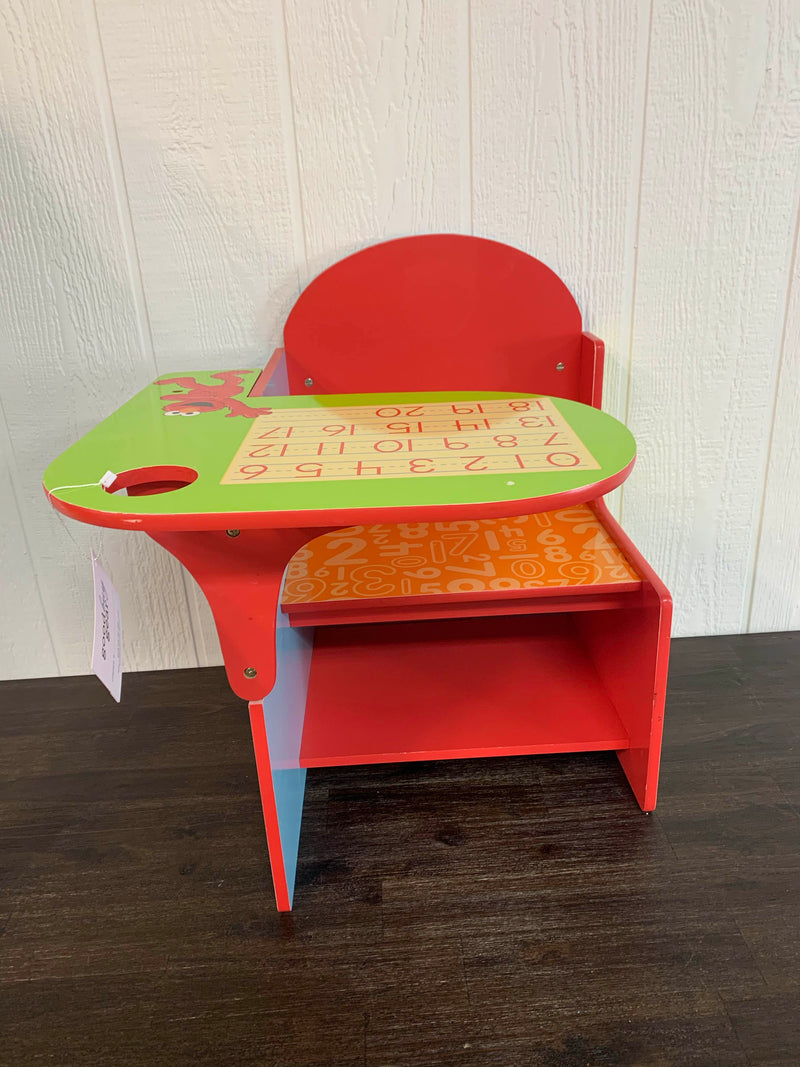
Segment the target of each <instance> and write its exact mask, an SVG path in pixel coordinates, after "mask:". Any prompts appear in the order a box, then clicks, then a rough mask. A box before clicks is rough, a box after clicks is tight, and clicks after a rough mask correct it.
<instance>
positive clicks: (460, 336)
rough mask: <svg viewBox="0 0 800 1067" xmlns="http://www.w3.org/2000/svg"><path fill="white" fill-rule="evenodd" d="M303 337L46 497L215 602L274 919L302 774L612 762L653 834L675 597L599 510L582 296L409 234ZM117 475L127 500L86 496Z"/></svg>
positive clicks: (333, 272) (328, 284)
mask: <svg viewBox="0 0 800 1067" xmlns="http://www.w3.org/2000/svg"><path fill="white" fill-rule="evenodd" d="M284 342H285V348H284V349H280V350H278V351H277V352H276V353H274V354H273V357H272V358H271V360H270V361H269V363H268V365H267V367H266V368H265V369H264V371H262V372H261V373H259V372H258V371H226V372H219V373H217V374H214V375H206V376H205V377H206V379H207V380H206V381H198V380H197V379H198V378H200V377H202V375H196V376H192V377H189V376H171V377H167V378H162V379H160V380H159V381H158V382H156V383H155V384H154V385H153V386H150V387H148V389H146V390H144V391H143V392H142V393H140V394H139V396H138V397H136V398H135V399H134V400H132V401H130V402H129V404H127V405H126V406H125V407H123V408H122V409H120V411H119V412H117V413H116V414H115V415H113V416H111V418H110V419H108V420H106V422H105V423H103V424H101V426H99V427H97V429H96V430H94V431H92V432H91V433H90V434H88V435H87V436H86V437H85V438H84V439H83V440H82V441H79V442H78V443H77V444H76V445H73V446H72V448H71V449H69V450H68V451H67V452H66V453H64V455H63V456H62V457H60V459H59V460H57V461H56V462H55V463H54V464H52V465H51V467H50V469H49V470H48V472H47V473H46V475H45V489H46V491H47V492H48V496H49V498H50V500H51V502H52V503H53V505H54V506H55V507H57V508H59V509H60V510H62V511H63V512H65V513H66V514H68V515H72V516H73V517H74V518H77V519H80V520H82V521H86V522H93V523H96V524H99V525H105V526H116V527H120V528H128V529H131V528H133V529H139V530H144V531H146V532H147V533H149V535H150V536H151V537H153V538H154V539H155V540H156V541H157V542H158V543H159V544H161V545H162V546H163V547H164V548H166V549H167V550H168V551H170V552H171V553H172V554H173V555H174V556H176V557H177V558H178V559H179V560H180V561H181V562H182V563H184V565H185V566H186V567H187V568H188V569H189V570H190V571H191V572H192V574H193V575H194V576H195V578H196V579H197V580H198V582H199V583H200V585H201V587H202V588H203V591H204V593H205V595H206V597H207V598H208V600H209V603H210V605H211V608H212V611H213V612H214V616H215V620H216V623H217V628H218V632H219V635H220V642H221V646H222V650H223V656H224V659H225V665H226V670H227V672H228V677H229V679H230V681H231V685H232V687H233V689H234V690H235V692H237V693H238V694H239V695H240V696H242V697H243V698H244V699H246V700H248V702H249V707H250V717H251V726H252V730H253V742H254V748H255V754H256V765H257V770H258V779H259V786H260V790H261V799H262V806H263V811H264V818H265V824H266V830H267V840H268V845H269V854H270V861H271V866H272V875H273V882H274V885H275V894H276V900H277V904H278V908H279V909H280V910H288V909H289V908H291V902H292V893H293V886H294V878H295V868H296V861H297V851H298V843H299V835H300V819H301V814H302V806H303V793H304V788H305V775H306V768H308V767H325V766H337V765H339V766H341V765H347V764H358V763H379V762H392V761H404V760H427V759H437V758H441V759H452V758H459V757H475V756H499V755H510V754H514V755H520V754H528V753H530V754H535V753H552V752H576V751H598V750H613V751H616V752H617V754H618V757H619V761H620V764H621V766H622V769H623V771H624V773H625V775H626V777H627V779H628V781H629V783H630V785H631V788H632V790H633V793H634V795H635V797H636V800H637V801H638V803H639V805H640V807H641V808H642V809H643V810H644V811H651V810H652V809H653V808H654V806H655V802H656V788H657V780H658V765H659V756H660V747H661V733H662V721H663V709H664V696H665V689H666V678H667V660H668V649H669V630H670V620H671V601H670V597H669V594H668V592H667V590H666V588H665V587H664V585H663V584H662V583H661V582H660V580H659V579H658V578H657V576H656V575H655V574H654V572H653V570H652V569H651V568H650V567H649V565H648V564H647V562H646V561H645V560H644V559H643V557H642V556H641V554H640V553H639V552H638V551H637V550H636V548H635V547H634V545H633V544H632V543H631V541H630V540H629V538H628V537H627V536H626V535H625V533H624V532H623V531H622V529H621V528H620V527H619V525H618V524H617V523H616V522H615V520H614V519H613V517H612V516H611V515H610V514H609V512H608V509H607V507H606V505H605V503H604V502H603V499H602V496H603V494H605V493H607V492H609V491H610V490H611V489H613V488H615V487H616V486H617V485H619V484H621V482H622V481H623V480H624V479H625V478H626V477H627V475H628V474H629V473H630V470H631V467H632V465H633V461H634V456H635V448H634V445H633V439H632V438H631V436H630V434H629V433H628V431H627V430H626V429H625V428H624V427H623V426H622V425H621V424H620V423H618V422H617V421H616V420H615V419H612V418H611V417H610V416H608V415H606V414H604V413H603V412H601V411H600V410H599V409H600V401H601V391H602V380H603V344H602V342H601V341H600V340H598V339H597V338H596V337H593V336H592V335H590V334H588V333H584V332H582V327H581V316H580V312H579V310H578V307H577V305H576V303H575V301H574V299H573V297H572V296H571V294H570V292H569V290H568V289H567V288H566V286H565V285H564V283H563V282H562V281H561V280H560V279H559V278H558V277H557V276H556V275H555V274H554V273H553V272H552V271H551V270H549V269H548V268H547V267H546V266H544V264H542V263H540V262H539V261H538V260H536V259H533V258H532V257H531V256H528V255H526V254H525V253H523V252H520V251H518V250H517V249H514V248H511V247H509V246H507V245H504V244H500V243H498V242H496V241H489V240H484V239H481V238H476V237H467V236H457V235H444V234H443V235H429V236H422V237H408V238H402V239H399V240H394V241H388V242H385V243H383V244H378V245H374V246H373V247H370V248H367V249H365V250H363V251H361V252H358V253H356V254H355V255H351V256H348V257H347V258H346V259H344V260H342V261H340V262H339V263H337V264H335V265H334V266H332V267H330V268H329V269H328V270H326V271H324V272H323V273H322V274H321V275H319V277H317V278H316V279H315V280H314V281H313V282H312V283H311V284H310V285H309V286H308V287H307V289H306V290H305V291H304V292H303V293H302V294H301V296H300V298H299V299H298V301H297V303H296V304H295V306H294V308H293V309H292V311H291V313H290V315H289V318H288V320H287V322H286V328H285V334H284ZM165 389H170V390H171V391H169V392H166V393H164V390H165ZM165 415H179V416H180V415H183V416H200V417H199V418H196V419H191V420H187V419H185V418H177V419H175V418H164V416H165ZM98 463H100V464H101V465H102V467H103V469H106V466H108V467H110V468H111V469H113V470H115V471H118V472H119V473H118V474H117V476H116V479H115V480H114V482H113V483H112V484H110V485H109V484H107V480H106V484H104V485H102V486H101V485H100V483H99V481H98V482H97V484H93V483H91V482H89V484H82V483H87V482H88V481H89V479H90V478H91V477H92V476H96V475H97V464H98ZM100 473H102V471H101V472H100ZM70 483H72V484H70ZM50 487H55V488H50ZM121 489H125V490H126V491H127V496H120V495H119V490H121ZM352 523H356V524H357V525H351V524H352ZM342 527H345V528H344V529H343V528H342ZM287 564H288V566H287Z"/></svg>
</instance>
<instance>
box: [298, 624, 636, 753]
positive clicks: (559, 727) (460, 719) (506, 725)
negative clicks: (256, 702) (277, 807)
mask: <svg viewBox="0 0 800 1067" xmlns="http://www.w3.org/2000/svg"><path fill="white" fill-rule="evenodd" d="M627 744H628V735H627V732H626V730H625V727H624V726H623V724H622V722H621V721H620V719H619V716H618V715H617V713H616V711H615V709H614V706H613V704H612V703H611V701H610V700H609V698H608V696H607V695H606V693H605V690H604V689H603V686H602V685H601V684H600V679H599V677H598V675H597V672H596V670H595V668H594V666H593V665H592V663H591V660H590V658H589V656H588V655H587V652H586V650H585V648H584V647H583V645H582V642H581V637H580V633H579V631H578V630H577V628H576V627H575V626H574V625H573V622H572V619H571V617H570V616H568V615H557V616H549V617H541V616H540V617H531V616H521V617H513V618H500V619H494V620H492V621H491V622H488V621H487V620H485V619H459V620H452V621H450V622H448V623H443V622H415V623H392V624H387V625H385V626H351V627H341V628H329V629H327V630H324V631H319V632H318V633H317V635H316V642H315V647H314V659H313V661H312V666H311V678H310V680H309V690H308V701H307V704H306V720H305V729H304V732H303V743H302V746H301V750H300V764H301V766H305V767H322V766H338V765H345V764H351V763H383V762H393V761H405V760H420V759H454V758H460V757H473V756H502V755H519V754H524V753H532V752H583V751H596V750H599V749H622V748H625V747H626V746H627Z"/></svg>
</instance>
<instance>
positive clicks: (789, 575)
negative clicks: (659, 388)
mask: <svg viewBox="0 0 800 1067" xmlns="http://www.w3.org/2000/svg"><path fill="white" fill-rule="evenodd" d="M798 206H799V207H800V205H798ZM799 221H800V220H799ZM798 236H799V235H798V231H795V249H794V272H793V277H792V284H791V289H790V292H789V299H788V306H787V314H786V327H785V332H784V337H783V346H782V353H781V354H782V360H781V368H780V374H779V376H778V383H777V394H776V398H775V401H776V402H775V414H774V418H773V421H772V438H771V442H770V444H771V448H770V454H769V467H768V470H767V479H766V485H765V493H764V506H763V511H762V515H761V537H760V542H759V547H758V556H757V559H756V568H755V576H754V581H753V597H752V607H751V612H750V622H749V627H748V629H749V630H750V632H756V633H757V632H759V631H763V630H800V550H798V540H799V533H798V532H799V531H800V249H798Z"/></svg>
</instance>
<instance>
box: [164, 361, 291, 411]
mask: <svg viewBox="0 0 800 1067" xmlns="http://www.w3.org/2000/svg"><path fill="white" fill-rule="evenodd" d="M242 373H244V372H242ZM211 377H212V378H218V379H219V381H220V382H221V383H222V384H221V385H201V384H200V383H199V382H197V381H195V379H194V378H160V379H159V381H158V384H159V385H179V386H180V387H181V389H188V392H187V393H182V394H176V393H167V394H166V395H165V396H162V397H161V399H162V400H166V401H168V403H166V404H165V405H164V414H165V415H202V414H204V412H206V411H225V409H226V408H227V415H226V418H228V419H231V418H234V416H236V415H241V416H242V417H243V418H245V419H257V418H258V416H259V415H269V414H270V413H271V408H250V407H248V406H247V404H243V403H242V401H241V400H236V399H235V398H236V396H237V394H238V393H241V391H242V378H241V376H240V374H239V373H238V372H237V371H221V372H220V373H218V374H212V375H211Z"/></svg>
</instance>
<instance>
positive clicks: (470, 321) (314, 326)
mask: <svg viewBox="0 0 800 1067" xmlns="http://www.w3.org/2000/svg"><path fill="white" fill-rule="evenodd" d="M580 341H581V315H580V311H579V310H578V306H577V304H576V303H575V300H574V299H573V297H572V295H571V293H570V291H569V290H568V289H567V287H566V286H565V285H564V283H563V282H562V281H561V279H560V278H559V277H558V276H557V275H556V274H554V273H553V271H551V270H550V268H549V267H546V266H545V265H544V264H543V263H540V262H539V260H537V259H534V258H533V257H532V256H529V255H526V253H524V252H520V251H519V249H516V248H512V247H511V246H510V245H505V244H501V243H500V242H499V241H489V240H486V239H484V238H481V237H468V236H463V235H458V234H428V235H425V236H421V237H403V238H400V239H398V240H394V241H386V242H384V243H382V244H377V245H373V246H372V247H370V248H365V249H364V250H363V251H361V252H356V253H355V254H354V255H352V256H348V257H347V258H346V259H343V260H340V262H338V263H335V264H334V265H333V266H332V267H329V268H328V269H327V270H325V271H323V272H322V274H320V275H319V276H318V277H317V278H315V279H314V281H313V282H311V284H310V285H309V286H308V287H307V288H306V289H305V290H304V292H303V293H302V294H301V295H300V297H299V299H298V300H297V303H296V304H295V305H294V308H293V309H292V311H291V313H290V315H289V318H288V319H287V322H286V328H285V331H284V345H285V348H286V361H287V369H288V372H289V387H290V390H291V392H292V393H310V392H313V393H378V392H398V391H407V392H412V391H423V390H456V389H476V390H483V389H487V390H488V389H509V390H517V391H519V392H534V393H546V394H548V395H551V396H563V397H568V398H572V399H578V396H579V380H580V379H579V372H580V366H579V364H580ZM558 364H562V365H563V369H561V370H558V369H557V368H558ZM308 378H310V379H311V382H312V384H310V385H308V386H307V385H305V381H306V379H308Z"/></svg>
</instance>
